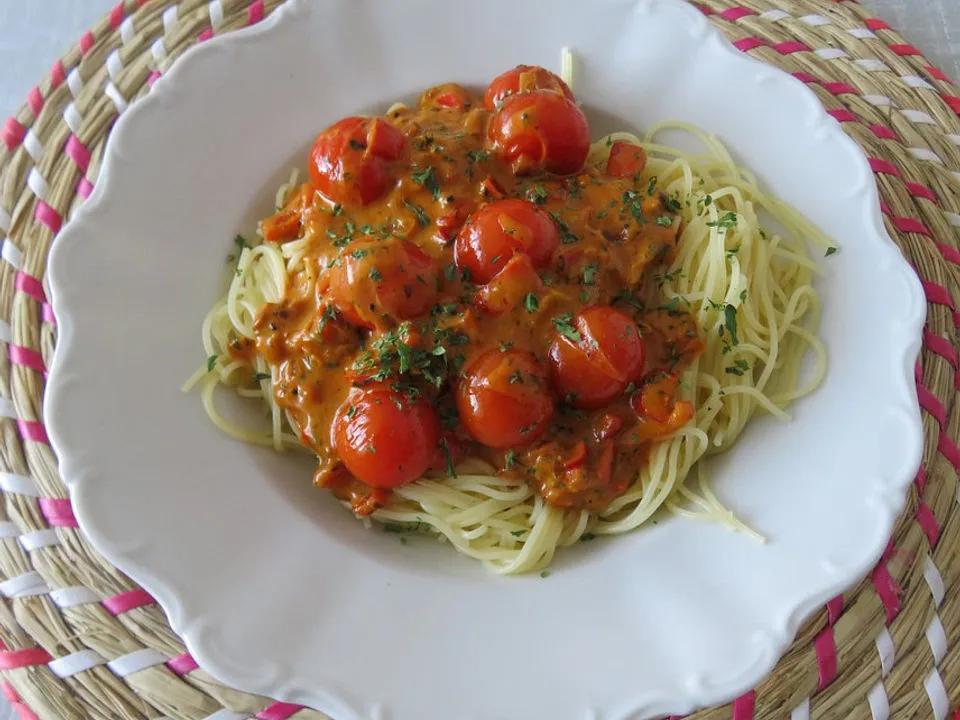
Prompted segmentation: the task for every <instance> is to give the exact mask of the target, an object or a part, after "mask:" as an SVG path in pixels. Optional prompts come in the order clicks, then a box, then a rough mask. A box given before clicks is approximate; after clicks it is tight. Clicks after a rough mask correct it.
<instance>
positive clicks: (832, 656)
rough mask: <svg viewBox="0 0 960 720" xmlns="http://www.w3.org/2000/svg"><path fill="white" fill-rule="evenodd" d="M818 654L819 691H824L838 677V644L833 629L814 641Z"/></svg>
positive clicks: (829, 629)
mask: <svg viewBox="0 0 960 720" xmlns="http://www.w3.org/2000/svg"><path fill="white" fill-rule="evenodd" d="M813 650H814V652H816V654H817V675H818V676H819V681H818V682H817V689H818V690H823V689H824V688H825V687H826V686H827V685H829V684H830V683H832V682H833V681H834V680H835V679H836V677H837V644H836V642H834V639H833V627H832V626H831V627H828V628H826V629H825V630H824V631H823V632H821V633H820V634H819V635H817V637H816V638H815V639H814V641H813Z"/></svg>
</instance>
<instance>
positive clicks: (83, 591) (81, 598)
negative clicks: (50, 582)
mask: <svg viewBox="0 0 960 720" xmlns="http://www.w3.org/2000/svg"><path fill="white" fill-rule="evenodd" d="M50 599H51V600H53V601H54V602H55V603H56V604H57V607H58V608H60V609H61V610H66V609H67V608H72V607H77V606H78V605H90V604H91V603H97V602H100V598H98V597H97V596H96V595H94V594H93V590H91V589H90V588H88V587H84V586H83V585H73V586H71V587H65V588H57V589H56V590H51V591H50Z"/></svg>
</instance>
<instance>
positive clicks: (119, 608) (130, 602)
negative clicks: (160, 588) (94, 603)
mask: <svg viewBox="0 0 960 720" xmlns="http://www.w3.org/2000/svg"><path fill="white" fill-rule="evenodd" d="M155 602H156V600H154V599H153V596H152V595H151V594H150V593H148V592H147V591H146V590H143V589H142V588H137V589H136V590H130V591H129V592H123V593H120V594H118V595H114V596H113V597H108V598H105V599H104V601H103V606H104V607H105V608H106V609H107V610H108V611H109V612H110V614H111V615H122V614H123V613H125V612H130V611H131V610H136V609H137V608H141V607H144V606H145V605H153V604H154V603H155Z"/></svg>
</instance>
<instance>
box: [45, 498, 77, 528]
mask: <svg viewBox="0 0 960 720" xmlns="http://www.w3.org/2000/svg"><path fill="white" fill-rule="evenodd" d="M40 512H42V513H43V517H45V518H46V519H47V523H48V524H49V525H50V526H51V527H72V528H75V527H79V524H78V523H77V518H76V517H75V516H74V514H73V505H71V504H70V500H69V499H66V498H49V497H42V498H40Z"/></svg>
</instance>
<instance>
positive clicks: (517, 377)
mask: <svg viewBox="0 0 960 720" xmlns="http://www.w3.org/2000/svg"><path fill="white" fill-rule="evenodd" d="M509 383H510V384H511V385H523V373H522V372H520V371H519V370H514V371H513V373H511V375H510V379H509Z"/></svg>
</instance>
